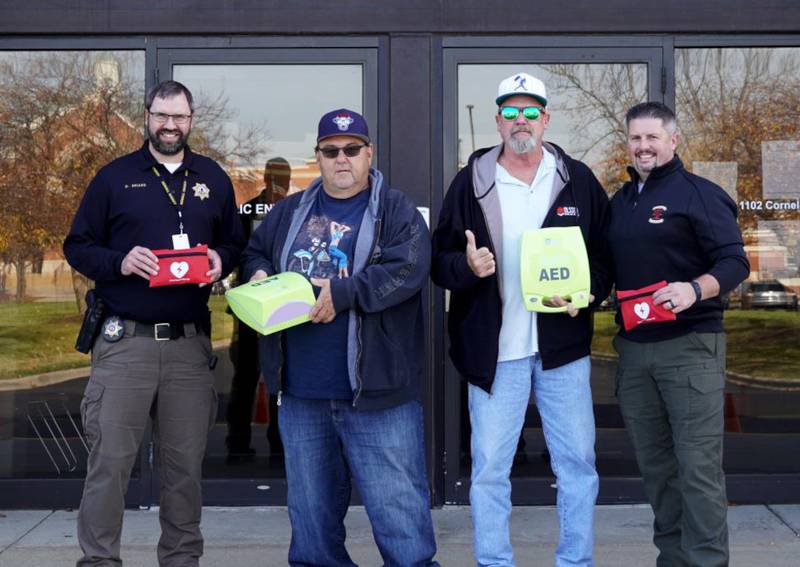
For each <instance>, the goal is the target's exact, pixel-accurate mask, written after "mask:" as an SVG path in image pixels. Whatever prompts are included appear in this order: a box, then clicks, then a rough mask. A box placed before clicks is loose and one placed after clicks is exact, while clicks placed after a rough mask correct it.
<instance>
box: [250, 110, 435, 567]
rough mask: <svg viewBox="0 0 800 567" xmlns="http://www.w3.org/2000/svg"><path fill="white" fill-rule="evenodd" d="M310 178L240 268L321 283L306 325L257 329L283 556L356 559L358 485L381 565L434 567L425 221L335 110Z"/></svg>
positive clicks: (280, 206) (322, 124)
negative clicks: (274, 440)
mask: <svg viewBox="0 0 800 567" xmlns="http://www.w3.org/2000/svg"><path fill="white" fill-rule="evenodd" d="M314 153H315V157H316V161H317V165H318V166H319V169H320V177H318V178H317V179H315V180H314V181H313V182H312V183H311V185H310V186H309V187H308V189H306V190H305V191H303V192H302V193H297V194H295V195H290V196H289V197H287V198H285V199H283V200H282V201H280V202H279V203H277V204H276V205H275V207H274V208H273V209H272V210H271V211H270V213H269V215H267V218H266V220H265V221H264V222H262V223H261V225H260V226H259V227H258V229H257V230H256V231H255V233H254V234H253V236H252V238H251V239H250V244H249V246H248V247H247V250H246V251H245V253H244V256H243V258H244V265H245V276H246V277H249V278H250V279H251V280H257V279H263V278H266V277H268V276H271V275H273V274H276V273H280V272H287V271H293V272H298V273H301V274H303V275H304V276H305V277H307V278H308V279H309V280H310V281H311V283H312V285H314V286H315V290H316V291H318V297H317V301H316V304H315V305H314V306H313V308H312V309H311V312H310V314H309V316H310V320H311V324H304V325H299V326H296V327H292V328H290V329H287V330H285V331H282V332H281V333H275V334H272V335H268V336H266V337H264V338H263V339H262V343H261V351H260V354H261V360H262V361H264V362H263V364H262V370H263V373H264V376H266V377H267V386H268V388H269V389H270V391H271V392H273V393H275V394H277V395H278V404H279V405H280V406H281V410H280V412H279V413H278V420H279V425H280V432H281V438H282V440H283V445H284V454H285V457H286V461H285V462H286V480H287V484H288V504H289V519H290V521H291V524H292V543H291V546H290V548H289V564H290V565H329V566H342V567H345V566H353V565H355V564H354V563H353V561H352V560H351V559H350V556H349V555H348V553H347V550H346V548H345V545H344V544H345V528H344V523H343V520H344V517H345V514H346V513H347V507H348V505H349V502H350V490H351V479H352V480H353V481H354V482H355V484H356V486H357V487H358V492H359V494H361V497H362V500H363V503H364V506H365V507H366V509H367V514H368V516H369V518H370V521H371V522H372V526H373V534H374V535H375V541H376V543H377V544H378V548H379V550H380V553H381V556H382V557H383V561H384V563H385V564H386V565H398V566H401V565H402V566H411V565H414V566H431V565H438V563H436V562H435V561H434V560H433V556H434V555H435V553H436V543H435V541H434V534H433V524H432V521H431V514H430V508H429V493H428V483H427V479H426V474H425V454H424V440H423V418H422V405H421V404H420V401H419V394H420V390H421V388H420V386H421V381H422V375H423V364H422V360H423V359H422V357H420V356H416V355H415V354H414V353H420V352H423V351H424V348H425V344H424V332H423V319H422V297H421V290H422V287H423V286H424V285H425V282H426V280H427V278H428V271H429V268H430V239H429V233H428V229H427V226H426V225H425V221H424V220H423V218H422V216H421V215H420V214H419V212H418V211H417V209H416V207H415V206H414V203H412V202H411V200H410V199H409V198H408V197H407V196H406V195H405V194H404V193H402V192H400V191H397V190H395V189H391V188H389V187H388V186H386V185H385V184H384V181H383V175H382V174H381V172H380V171H378V170H377V169H374V168H371V167H370V165H371V163H372V154H373V148H372V144H371V140H370V135H369V128H368V127H367V123H366V121H365V120H364V117H363V116H361V115H360V114H359V113H358V112H355V111H352V110H348V109H346V108H341V109H338V110H334V111H331V112H328V113H327V114H325V115H324V116H323V117H322V118H321V119H320V121H319V128H318V131H317V145H316V147H315V148H314Z"/></svg>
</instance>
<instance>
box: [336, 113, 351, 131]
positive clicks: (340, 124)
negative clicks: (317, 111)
mask: <svg viewBox="0 0 800 567" xmlns="http://www.w3.org/2000/svg"><path fill="white" fill-rule="evenodd" d="M353 122H355V120H353V117H352V116H348V115H346V114H339V115H337V116H334V117H333V123H334V124H336V127H337V128H339V130H340V131H342V132H347V129H348V128H350V124H352V123H353Z"/></svg>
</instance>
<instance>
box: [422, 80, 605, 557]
mask: <svg viewBox="0 0 800 567" xmlns="http://www.w3.org/2000/svg"><path fill="white" fill-rule="evenodd" d="M495 102H496V103H497V105H498V109H497V114H496V115H495V121H496V124H497V131H498V133H499V134H500V137H501V139H502V143H501V144H499V145H497V146H495V147H493V148H485V149H482V150H478V151H477V152H475V153H474V154H473V155H472V156H470V159H469V164H468V165H467V167H465V168H464V169H462V170H461V171H460V172H459V173H458V175H456V177H455V179H454V180H453V182H452V183H451V185H450V188H449V190H448V192H447V195H446V196H445V200H444V204H443V206H442V211H441V213H440V215H439V224H438V226H437V228H436V231H435V232H434V234H433V263H432V271H431V276H432V278H433V281H434V282H435V283H436V284H437V285H439V286H441V287H444V288H446V289H449V290H451V292H452V295H451V297H450V313H449V317H448V328H449V332H450V344H451V348H450V356H451V358H452V360H453V364H454V365H455V367H456V368H457V369H458V371H459V372H460V373H461V375H462V376H464V378H466V379H467V381H468V382H469V414H470V421H471V424H472V486H471V488H470V504H471V505H472V522H473V526H474V546H475V558H476V561H477V563H478V564H479V565H497V566H501V565H502V566H511V565H514V557H513V551H512V548H511V541H510V537H509V530H508V522H509V516H510V514H511V482H510V479H509V475H510V472H511V465H512V462H513V459H514V452H515V450H516V448H517V443H518V439H519V437H520V432H521V431H522V427H523V424H524V421H525V413H526V410H527V409H528V400H529V399H530V394H531V390H533V392H534V396H535V400H536V406H537V408H538V410H539V414H540V415H541V418H542V429H543V431H544V436H545V441H546V443H547V448H548V450H549V452H550V456H551V464H552V468H553V472H554V473H555V475H556V477H557V479H558V480H557V483H556V485H557V492H558V515H559V519H560V526H561V533H560V539H559V544H558V548H557V549H556V560H555V564H556V566H557V567H562V566H566V565H582V566H584V567H588V566H590V565H592V544H593V538H592V518H593V513H594V504H595V500H596V498H597V490H598V478H597V471H596V470H595V454H594V439H595V428H594V414H593V407H592V394H591V388H590V385H589V373H590V368H591V362H590V360H589V350H590V344H591V338H592V318H591V314H590V313H589V310H588V309H582V310H578V309H576V307H575V306H574V305H571V304H567V302H565V301H564V299H563V298H558V297H557V296H556V297H554V298H553V303H554V304H555V305H561V306H564V305H566V306H567V312H565V313H532V312H530V311H528V310H526V308H525V304H524V299H523V296H522V289H521V288H522V286H521V283H520V256H521V251H520V246H521V241H522V234H523V233H524V232H525V231H527V230H531V229H538V228H540V227H559V226H560V227H566V226H577V227H580V229H581V233H582V235H583V239H584V243H585V245H586V248H587V251H588V256H589V264H590V271H591V293H592V294H593V295H594V297H596V298H597V301H598V302H599V301H601V300H602V299H604V298H605V297H606V296H607V295H608V291H609V287H610V279H609V276H608V267H607V263H608V262H607V258H606V254H605V250H606V246H605V239H606V238H605V229H606V227H607V212H608V197H607V196H606V194H605V192H604V191H603V188H602V187H601V186H600V184H599V183H598V181H597V179H596V178H595V176H594V175H593V174H592V172H591V171H590V170H589V168H588V167H586V165H584V164H583V163H581V162H579V161H577V160H575V159H572V158H571V157H570V156H568V155H567V154H566V153H565V152H564V151H563V150H561V148H558V147H556V146H555V145H553V144H550V143H546V142H544V141H543V138H544V133H545V130H546V128H547V125H548V123H549V121H550V114H549V113H548V111H547V110H546V106H547V102H548V100H547V94H546V92H545V86H544V84H543V83H542V82H541V81H540V80H538V79H537V78H536V77H532V76H531V75H528V74H526V73H516V74H514V75H512V76H510V77H508V78H507V79H505V80H504V81H502V82H501V83H500V85H499V88H498V93H497V98H496V100H495Z"/></svg>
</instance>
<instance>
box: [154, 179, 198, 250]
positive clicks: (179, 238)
mask: <svg viewBox="0 0 800 567" xmlns="http://www.w3.org/2000/svg"><path fill="white" fill-rule="evenodd" d="M153 173H155V174H156V177H158V178H159V180H160V181H161V186H162V187H163V188H164V192H165V193H166V194H167V197H168V198H169V201H170V203H172V205H173V206H174V207H175V208H176V209H177V210H178V231H179V232H178V234H173V235H172V247H173V248H174V249H175V250H186V249H188V248H191V244H189V235H188V234H186V233H185V232H184V231H183V202H184V200H185V199H186V181H187V178H188V177H189V170H188V169H184V170H183V186H182V187H181V198H180V201H176V200H175V197H174V196H173V195H172V191H170V190H169V187H168V186H167V184H166V182H165V181H164V180H163V179H161V174H160V173H159V172H158V169H156V166H153Z"/></svg>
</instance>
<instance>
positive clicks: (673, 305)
mask: <svg viewBox="0 0 800 567" xmlns="http://www.w3.org/2000/svg"><path fill="white" fill-rule="evenodd" d="M667 303H669V308H670V309H675V304H674V303H672V300H671V299H667Z"/></svg>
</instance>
